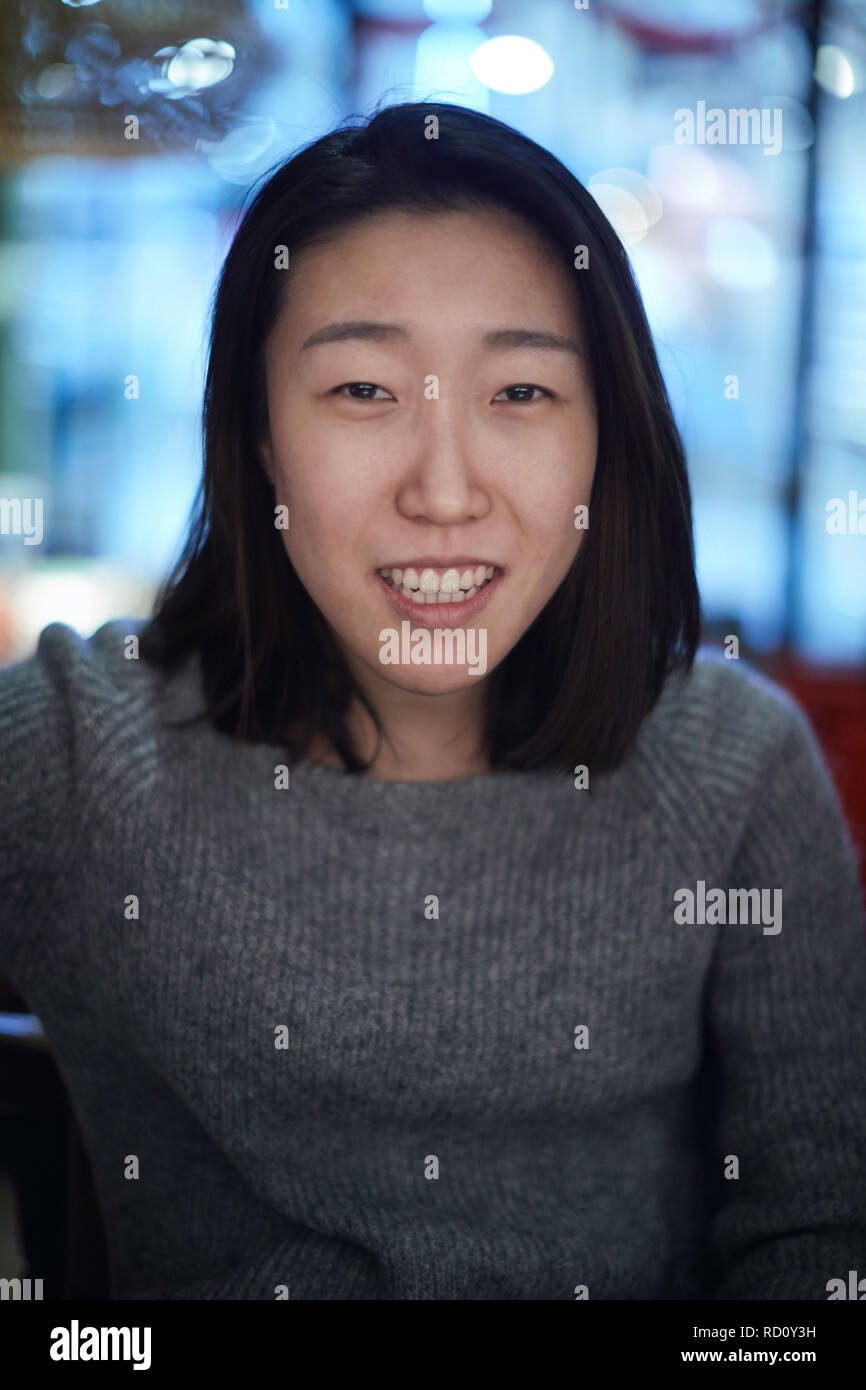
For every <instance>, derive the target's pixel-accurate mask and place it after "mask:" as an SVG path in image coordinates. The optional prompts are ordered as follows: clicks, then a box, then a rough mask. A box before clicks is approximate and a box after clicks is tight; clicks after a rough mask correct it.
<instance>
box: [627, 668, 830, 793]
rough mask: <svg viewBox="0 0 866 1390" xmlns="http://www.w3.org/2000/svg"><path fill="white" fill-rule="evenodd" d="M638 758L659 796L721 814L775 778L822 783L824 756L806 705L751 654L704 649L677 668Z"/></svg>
mask: <svg viewBox="0 0 866 1390" xmlns="http://www.w3.org/2000/svg"><path fill="white" fill-rule="evenodd" d="M635 761H636V764H637V767H638V768H639V769H640V771H641V773H642V775H643V777H644V779H645V780H648V781H649V783H650V785H651V787H652V789H653V795H654V797H655V798H656V799H658V798H661V799H662V800H664V801H665V802H666V803H669V804H671V805H676V806H680V807H685V806H692V807H695V808H696V807H697V806H699V805H700V804H704V805H706V806H707V807H712V808H714V809H715V811H716V812H717V813H724V812H725V808H727V809H728V810H730V808H731V807H733V806H736V805H738V804H745V803H746V802H748V801H754V799H755V798H756V797H758V798H759V797H762V796H766V795H767V794H768V791H769V787H770V784H771V783H773V784H776V785H779V786H781V784H782V783H786V784H788V785H789V786H790V788H791V789H792V792H794V791H796V789H797V788H798V787H799V788H800V789H801V790H802V789H803V788H804V787H811V788H815V787H817V785H818V784H821V785H822V788H823V792H824V794H825V795H826V796H827V797H828V798H829V799H830V800H832V799H833V792H832V788H831V786H830V778H829V773H828V769H827V765H826V762H825V759H824V755H823V753H822V751H821V748H820V745H819V743H818V740H817V737H816V735H815V732H814V730H813V728H812V725H811V723H810V721H809V717H808V715H807V714H806V712H805V710H804V709H803V708H802V706H801V705H800V704H799V703H798V702H797V701H796V699H795V698H794V697H793V696H792V695H791V694H790V693H789V692H788V691H787V690H786V689H784V687H783V686H781V685H780V684H778V683H777V682H776V681H775V680H773V679H772V678H771V677H769V676H768V675H766V674H765V673H764V672H763V671H761V670H759V669H758V668H757V667H756V666H755V665H753V664H752V663H750V662H748V661H746V660H744V659H736V660H726V659H725V657H724V656H723V655H721V654H720V653H719V652H717V651H715V650H713V649H711V648H709V647H701V648H699V649H698V652H697V654H696V657H695V660H694V662H693V663H692V665H691V666H690V667H689V668H688V669H687V670H682V669H679V670H676V671H674V672H672V673H671V674H670V675H669V677H668V679H667V681H666V683H665V686H664V689H663V690H662V693H661V695H660V697H659V699H658V701H657V702H656V704H655V706H654V707H653V709H652V711H651V712H650V714H649V715H648V716H647V717H646V719H645V720H644V723H643V725H642V727H641V730H640V733H639V736H638V739H637V745H636V749H635Z"/></svg>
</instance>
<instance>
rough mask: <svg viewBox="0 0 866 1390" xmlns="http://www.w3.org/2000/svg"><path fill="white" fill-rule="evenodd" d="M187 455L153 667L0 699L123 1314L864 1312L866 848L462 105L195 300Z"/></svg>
mask: <svg viewBox="0 0 866 1390" xmlns="http://www.w3.org/2000/svg"><path fill="white" fill-rule="evenodd" d="M204 444H205V450H204V453H205V458H204V477H203V487H202V491H201V496H200V505H199V506H198V509H197V514H196V517H195V520H194V524H193V526H192V529H191V532H190V536H189V539H188V542H187V545H186V548H185V551H184V553H183V556H182V559H181V560H180V562H179V565H178V567H177V569H176V571H175V573H174V574H173V575H172V577H171V580H170V582H169V583H168V584H167V586H166V588H165V590H164V592H163V593H162V594H161V595H160V598H159V600H158V604H157V608H156V610H155V614H154V616H153V618H152V620H151V621H150V622H149V623H148V624H147V625H146V626H144V628H143V630H140V625H138V624H135V623H130V622H129V621H128V620H126V621H124V620H118V621H116V622H112V623H109V624H106V625H105V626H103V627H101V628H100V629H99V630H98V631H97V632H96V633H94V634H93V635H92V636H91V637H89V638H87V639H83V638H81V637H79V636H77V635H76V634H75V633H74V632H73V631H72V630H71V629H70V628H69V627H68V626H66V625H63V624H59V623H53V624H51V625H50V626H48V627H46V628H45V629H44V631H43V633H42V635H41V638H40V641H39V645H38V649H37V651H36V654H35V655H34V656H33V657H32V658H31V659H30V660H29V661H26V662H23V663H21V664H20V665H18V666H17V667H14V668H12V669H10V670H8V671H7V672H5V673H4V674H3V675H2V677H0V750H2V758H0V768H2V771H0V776H2V779H3V796H4V800H3V835H2V897H0V910H2V931H0V942H2V963H3V965H4V967H5V969H6V971H7V973H8V974H10V975H11V976H12V978H13V979H14V980H15V982H16V984H17V985H18V987H19V989H20V991H21V993H22V995H23V996H24V998H25V999H26V1000H27V1002H28V1004H29V1006H30V1007H31V1008H32V1009H33V1010H34V1011H35V1012H36V1013H38V1015H39V1017H40V1018H41V1020H42V1022H43V1025H44V1027H45V1030H46V1033H47V1036H48V1039H49V1041H50V1043H51V1045H52V1047H53V1049H54V1052H55V1055H56V1057H57V1060H58V1064H59V1066H60V1068H61V1070H62V1072H63V1075H64V1077H65V1079H66V1081H67V1083H68V1087H69V1090H70V1094H71V1096H72V1099H73V1103H74V1105H75V1109H76V1113H77V1115H78V1117H79V1119H80V1123H81V1127H82V1130H83V1134H84V1137H85V1141H86V1143H87V1146H88V1149H89V1153H90V1157H91V1160H92V1163H93V1168H94V1174H95V1179H96V1183H97V1189H98V1193H99V1198H100V1203H101V1206H102V1210H103V1215H104V1220H105V1226H106V1232H107V1238H108V1245H109V1256H110V1263H111V1280H112V1293H113V1296H115V1297H117V1298H135V1297H147V1298H182V1299H193V1298H203V1299H275V1298H277V1299H278V1298H286V1297H288V1298H293V1299H509V1300H510V1299H576V1298H577V1299H582V1298H587V1297H588V1298H591V1299H634V1298H640V1299H662V1298H693V1297H719V1298H760V1299H765V1298H769V1299H782V1298H805V1299H824V1298H827V1297H828V1296H833V1293H832V1290H833V1288H834V1287H835V1285H833V1284H831V1281H834V1280H839V1279H841V1280H845V1279H847V1277H848V1271H849V1270H850V1269H856V1268H858V1267H859V1268H860V1269H862V1270H864V1271H866V1265H864V1257H866V1164H864V1161H863V1159H864V1139H866V1099H864V1076H866V1066H864V1062H866V1057H864V1028H863V1010H864V1004H866V951H864V940H863V924H862V909H861V903H860V896H859V890H858V884H857V874H856V865H855V860H854V852H853V848H852V844H851V840H850V838H849V835H848V831H847V828H846V826H845V823H844V820H843V818H842V814H841V811H840V806H839V802H838V799H837V796H836V793H835V791H834V788H833V783H832V781H831V779H830V776H829V773H828V770H827V768H826V766H825V764H824V762H823V760H822V757H821V755H820V753H819V750H818V746H817V743H816V741H815V738H814V736H813V734H812V732H811V729H810V726H809V724H808V722H807V720H806V718H805V716H804V714H803V713H802V712H801V711H800V709H799V707H798V706H797V705H796V704H795V703H794V702H793V701H792V700H791V699H790V698H789V697H788V696H787V695H786V694H784V693H783V692H782V691H781V690H780V689H779V688H777V687H776V686H775V685H773V684H772V683H770V682H768V681H767V680H766V679H764V678H763V677H761V676H760V675H759V674H758V673H757V672H755V671H753V670H751V669H746V668H745V667H744V666H743V664H742V663H741V662H736V661H727V660H725V659H724V658H723V657H722V656H721V654H719V655H718V656H714V654H713V653H712V652H711V651H709V650H704V649H701V651H700V652H699V653H698V654H697V658H696V649H697V645H698V632H699V605H698V596H697V591H696V585H695V575H694V568H693V547H692V535H691V518H690V499H689V490H688V483H687V477H686V469H685V463H684V458H683V451H682V446H681V443H680V440H679V437H678V434H677V430H676V427H675V425H674V421H673V418H672V415H671V410H670V405H669V402H668V399H667V396H666V392H665V388H664V385H663V382H662V378H661V375H660V373H659V369H658V365H657V362H656V358H655V355H654V351H653V346H652V341H651V337H650V332H649V329H648V326H647V322H646V319H645V316H644V312H643V309H642V306H641V303H640V299H639V295H638V293H637V291H636V288H635V284H634V281H633V278H632V275H631V271H630V268H629V263H628V260H627V257H626V255H625V253H624V251H623V249H622V247H621V245H620V243H619V241H618V240H617V237H616V235H615V234H614V232H613V230H612V229H611V227H610V226H609V225H608V223H607V222H606V221H605V219H604V217H603V216H602V214H601V213H600V211H599V209H598V208H597V206H596V204H595V203H594V202H593V200H592V198H591V197H590V196H589V195H588V193H587V192H586V190H585V189H584V188H583V187H582V186H581V185H580V183H578V181H577V180H576V179H575V178H574V177H573V176H572V175H571V174H570V173H569V172H568V171H567V170H566V169H565V168H564V167H563V165H562V164H560V163H559V162H558V160H556V159H555V158H554V157H553V156H552V155H551V154H549V153H548V152H547V151H545V150H544V149H541V148H540V147H539V146H538V145H536V144H534V143H533V142H532V141H530V140H528V139H526V138H525V137H524V136H522V135H520V134H518V133H517V132H516V131H514V130H511V129H509V128H508V127H507V126H505V125H503V124H501V123H499V122H497V121H495V120H493V119H491V118H489V117H486V116H483V115H479V114H477V113H475V112H473V111H469V110H465V109H462V108H460V107H457V106H451V105H435V104H407V105H402V106H393V107H390V108H387V109H385V110H382V111H380V112H378V113H377V114H376V115H374V117H373V118H372V119H370V120H369V121H368V122H365V123H363V124H358V125H355V126H352V127H350V128H343V129H341V130H338V131H336V132H335V133H333V134H331V135H328V136H327V137H325V138H323V139H320V140H317V141H316V142H315V143H313V144H311V145H310V146H309V147H307V148H306V149H304V150H302V151H301V152H300V153H298V154H296V155H295V156H294V157H292V158H291V159H289V160H288V161H287V162H285V163H284V164H283V165H282V166H281V167H280V168H278V169H277V170H276V172H274V173H273V174H272V175H271V176H270V177H269V178H268V180H267V181H266V182H265V183H264V185H263V186H262V187H261V188H260V190H259V191H258V193H257V195H256V196H255V199H254V201H252V203H251V205H250V207H249V209H248V211H247V212H246V214H245V216H244V218H243V221H242V223H241V225H240V227H239V230H238V232H237V234H236V236H235V239H234V243H233V245H232V247H231V250H230V252H229V254H228V257H227V259H226V262H225V266H224V268H223V270H222V274H221V277H220V281H219V287H218V292H217V295H216V300H215V307H214V315H213V327H212V339H211V351H210V359H209V368H208V374H207V386H206V400H205V409H204ZM732 551H733V554H732V563H733V562H735V554H736V550H735V547H732ZM34 1273H37V1274H38V1271H34Z"/></svg>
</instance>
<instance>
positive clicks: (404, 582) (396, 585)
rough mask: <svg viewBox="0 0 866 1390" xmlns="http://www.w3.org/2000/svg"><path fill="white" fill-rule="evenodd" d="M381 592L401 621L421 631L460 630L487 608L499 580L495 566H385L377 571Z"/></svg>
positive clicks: (500, 571)
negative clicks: (448, 628) (419, 627)
mask: <svg viewBox="0 0 866 1390" xmlns="http://www.w3.org/2000/svg"><path fill="white" fill-rule="evenodd" d="M376 574H377V577H378V580H379V583H380V584H381V586H382V589H383V592H384V593H385V595H386V597H387V598H388V599H389V601H390V603H391V607H392V608H393V609H394V610H395V611H396V612H397V613H398V614H399V615H400V617H401V618H408V619H409V620H410V621H411V622H414V623H417V624H419V625H420V626H421V627H429V628H436V627H443V628H444V627H462V626H463V624H464V623H467V622H471V621H472V619H473V618H475V617H477V616H478V614H479V613H480V612H481V611H482V610H483V609H484V608H486V607H487V604H488V603H489V601H490V599H491V597H492V596H493V594H494V593H495V591H496V589H497V588H498V586H499V583H500V581H501V579H502V574H503V571H502V570H501V569H500V568H499V567H498V566H496V565H490V564H482V563H479V564H477V565H455V566H450V567H441V568H435V569H434V568H433V567H432V566H424V567H423V568H420V567H419V568H416V567H413V566H412V565H410V566H408V567H407V568H406V569H403V568H400V567H398V566H388V567H385V568H383V569H379V570H377V571H376Z"/></svg>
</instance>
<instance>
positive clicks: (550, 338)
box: [301, 319, 582, 357]
mask: <svg viewBox="0 0 866 1390" xmlns="http://www.w3.org/2000/svg"><path fill="white" fill-rule="evenodd" d="M350 338H356V339H362V340H363V339H366V340H368V341H369V340H374V341H379V342H382V341H386V340H389V339H390V340H400V341H402V342H408V341H409V332H408V330H407V329H406V327H405V326H404V325H403V324H400V323H377V322H375V321H373V320H372V319H345V320H342V321H341V322H338V323H329V324H326V325H325V327H324V328H319V329H317V330H316V332H315V333H311V334H310V336H309V338H307V339H306V341H305V342H304V343H303V344H302V346H301V352H305V351H306V349H307V348H312V347H319V346H321V344H323V343H342V342H346V341H347V340H348V339H350ZM481 346H482V347H483V348H486V349H488V350H495V349H497V348H499V349H502V348H540V349H542V350H543V351H547V352H550V351H553V352H571V353H574V354H575V355H576V356H578V357H581V356H582V353H581V350H580V348H579V347H578V345H577V343H576V342H575V341H574V339H573V338H564V337H563V336H562V335H561V334H559V333H550V332H548V331H547V330H546V329H541V328H492V329H490V330H489V332H487V333H485V334H483V335H482V338H481Z"/></svg>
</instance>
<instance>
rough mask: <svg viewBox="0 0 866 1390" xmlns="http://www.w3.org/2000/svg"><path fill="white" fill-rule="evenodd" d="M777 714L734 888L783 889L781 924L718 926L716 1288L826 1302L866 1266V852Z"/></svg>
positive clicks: (798, 713) (723, 1294)
mask: <svg viewBox="0 0 866 1390" xmlns="http://www.w3.org/2000/svg"><path fill="white" fill-rule="evenodd" d="M778 715H779V720H778V723H779V726H780V735H779V737H777V738H776V739H775V740H774V746H773V748H772V752H771V754H770V756H769V757H768V758H767V760H766V763H765V764H764V765H763V766H762V775H761V778H760V781H759V784H758V790H757V793H756V797H755V800H754V804H753V805H752V807H751V811H750V814H749V816H748V819H747V822H746V828H745V833H744V834H743V836H742V838H741V840H740V842H739V847H738V850H737V853H736V855H735V857H734V860H733V863H732V868H731V876H730V887H732V888H743V889H749V888H754V887H759V888H767V889H771V890H772V889H777V888H780V889H781V890H782V891H781V916H780V917H779V916H777V917H776V921H775V922H774V923H773V925H772V927H771V928H770V930H769V931H768V930H765V927H766V925H767V924H768V920H769V914H768V913H767V914H764V915H763V917H762V925H757V924H736V925H731V924H730V923H728V924H726V925H721V926H719V927H718V928H717V930H718V939H717V945H716V950H715V955H714V960H713V965H712V967H711V972H710V978H709V988H708V993H707V997H706V1006H707V1012H708V1019H707V1023H708V1029H709V1035H710V1043H711V1049H712V1052H713V1054H714V1058H715V1068H716V1077H717V1081H718V1089H717V1104H716V1107H715V1116H714V1118H715V1126H714V1128H715V1133H714V1144H713V1150H712V1154H711V1160H710V1161H711V1162H712V1161H713V1159H715V1161H716V1162H717V1163H718V1165H719V1167H718V1176H722V1175H723V1174H725V1173H727V1174H728V1176H724V1177H722V1181H721V1182H720V1184H719V1191H720V1192H721V1194H722V1195H721V1200H720V1202H719V1204H718V1205H717V1208H716V1211H715V1214H714V1216H713V1218H712V1226H711V1243H712V1248H713V1252H714V1256H715V1260H716V1270H717V1283H716V1287H715V1291H714V1294H713V1296H714V1297H715V1298H717V1299H785V1298H789V1299H826V1298H827V1297H828V1291H827V1285H828V1281H829V1280H831V1279H841V1280H843V1281H845V1282H846V1283H847V1278H848V1271H849V1270H851V1269H858V1270H859V1271H860V1274H861V1275H863V1274H866V937H864V923H863V906H862V898H861V894H860V889H859V885H858V881H857V865H856V858H855V853H854V849H853V846H852V843H851V839H850V836H849V833H848V829H847V826H846V824H845V821H844V817H843V814H842V810H841V806H840V803H839V798H838V795H837V793H836V789H835V786H834V784H833V781H832V779H831V776H830V772H829V769H828V767H827V765H826V763H825V761H824V758H823V755H822V752H821V750H820V747H819V745H818V742H817V740H816V738H815V735H814V733H813V732H812V728H811V725H810V724H809V723H808V720H807V718H806V716H805V714H804V713H803V712H802V710H801V709H800V708H799V706H797V705H794V703H793V702H792V701H789V699H788V697H785V699H784V700H780V701H779V709H778ZM773 901H774V899H773V895H772V894H770V895H768V903H769V902H773ZM779 921H781V930H778V931H776V930H775V927H776V925H777V924H778V922H779ZM729 1156H734V1157H736V1159H737V1160H738V1176H736V1177H735V1176H732V1174H733V1172H734V1167H735V1165H734V1164H733V1163H732V1162H731V1161H730V1157H729Z"/></svg>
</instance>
